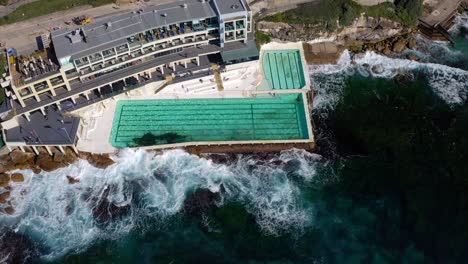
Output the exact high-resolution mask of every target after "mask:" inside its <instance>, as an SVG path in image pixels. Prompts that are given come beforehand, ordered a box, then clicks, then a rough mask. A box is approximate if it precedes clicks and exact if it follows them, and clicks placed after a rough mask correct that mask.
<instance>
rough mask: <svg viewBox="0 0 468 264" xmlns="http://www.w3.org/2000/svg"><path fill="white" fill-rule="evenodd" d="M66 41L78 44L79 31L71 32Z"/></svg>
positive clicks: (79, 40) (80, 39) (79, 38)
mask: <svg viewBox="0 0 468 264" xmlns="http://www.w3.org/2000/svg"><path fill="white" fill-rule="evenodd" d="M67 37H68V39H70V42H71V43H72V44H74V43H79V42H81V41H82V38H81V35H80V30H79V29H76V30H73V31H72V32H71V34H68V35H67Z"/></svg>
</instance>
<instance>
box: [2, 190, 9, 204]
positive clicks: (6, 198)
mask: <svg viewBox="0 0 468 264" xmlns="http://www.w3.org/2000/svg"><path fill="white" fill-rule="evenodd" d="M9 198H10V192H9V191H7V192H3V193H0V203H6V202H7V201H8V199H9Z"/></svg>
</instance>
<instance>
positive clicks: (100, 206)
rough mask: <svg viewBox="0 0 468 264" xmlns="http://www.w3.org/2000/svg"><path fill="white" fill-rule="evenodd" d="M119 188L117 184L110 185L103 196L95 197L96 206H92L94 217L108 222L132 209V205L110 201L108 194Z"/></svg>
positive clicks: (102, 221)
mask: <svg viewBox="0 0 468 264" xmlns="http://www.w3.org/2000/svg"><path fill="white" fill-rule="evenodd" d="M116 190H117V186H115V185H109V186H106V188H105V189H104V191H103V193H102V195H101V197H100V198H99V199H96V198H94V199H95V203H94V206H93V208H92V212H93V217H94V219H96V220H97V221H98V222H100V223H103V224H106V223H109V221H111V220H113V219H115V218H118V217H122V216H124V215H126V214H127V213H128V212H129V211H130V205H116V204H114V203H113V202H111V201H109V199H108V196H109V195H110V194H112V193H113V192H115V191H116Z"/></svg>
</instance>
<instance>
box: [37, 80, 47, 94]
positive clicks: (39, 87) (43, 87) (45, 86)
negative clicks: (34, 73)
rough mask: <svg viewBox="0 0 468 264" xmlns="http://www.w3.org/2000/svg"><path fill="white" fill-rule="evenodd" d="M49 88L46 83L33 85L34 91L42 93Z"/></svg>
mask: <svg viewBox="0 0 468 264" xmlns="http://www.w3.org/2000/svg"><path fill="white" fill-rule="evenodd" d="M47 88H49V85H48V84H47V82H41V83H37V84H35V85H34V89H36V91H38V92H39V91H42V90H45V89H47Z"/></svg>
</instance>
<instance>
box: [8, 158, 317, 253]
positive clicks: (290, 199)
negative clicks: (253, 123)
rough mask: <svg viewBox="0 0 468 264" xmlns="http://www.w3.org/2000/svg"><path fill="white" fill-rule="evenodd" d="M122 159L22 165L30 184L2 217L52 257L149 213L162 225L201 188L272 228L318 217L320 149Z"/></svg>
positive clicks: (292, 228) (298, 225) (294, 227)
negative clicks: (219, 157) (314, 200)
mask: <svg viewBox="0 0 468 264" xmlns="http://www.w3.org/2000/svg"><path fill="white" fill-rule="evenodd" d="M114 159H115V161H116V163H115V164H114V165H112V166H110V167H108V168H107V169H98V168H95V167H93V166H91V165H90V164H89V163H88V162H87V161H84V160H79V161H77V162H76V163H74V164H72V165H70V166H69V167H67V168H63V169H59V170H56V171H54V172H48V173H46V172H44V173H41V174H34V173H33V172H32V171H30V170H24V171H20V172H21V173H23V174H24V176H25V182H23V183H18V184H13V186H12V190H11V192H12V195H11V197H12V200H11V203H12V205H13V207H14V208H15V213H14V214H13V215H12V216H7V215H1V216H0V222H3V223H6V225H7V226H9V227H10V229H14V230H15V232H17V233H20V234H23V235H25V236H26V237H28V238H30V239H31V240H33V241H35V242H37V243H39V244H40V245H41V246H42V247H44V248H45V249H46V250H41V254H42V258H43V259H44V260H52V259H56V258H57V257H60V256H63V255H65V254H67V253H70V252H73V253H78V252H82V251H84V250H86V249H87V248H88V247H89V246H90V245H92V244H93V242H95V241H97V240H100V239H117V238H119V237H122V236H123V235H125V234H127V233H128V232H130V231H132V230H134V229H135V228H136V227H142V228H144V225H145V220H144V219H148V218H149V219H151V223H152V224H153V225H154V222H155V221H156V222H160V223H161V225H162V224H163V223H164V221H166V220H167V218H168V217H171V216H174V215H177V214H180V213H183V211H184V202H185V200H186V198H187V197H188V196H189V195H190V194H192V193H194V192H195V191H196V190H200V189H208V190H210V191H211V192H213V193H216V194H218V195H219V196H220V198H221V199H219V200H218V201H217V204H216V205H217V206H222V205H223V204H225V203H226V202H240V203H242V204H243V205H244V206H245V208H246V210H247V211H248V212H249V213H251V214H252V215H253V216H254V218H255V219H256V222H257V224H258V226H259V227H260V229H261V230H263V232H265V233H266V234H271V235H280V234H282V233H284V232H296V231H300V230H302V229H303V228H305V227H306V226H308V225H310V224H311V223H312V220H313V219H312V217H313V216H312V215H313V214H312V209H313V208H312V205H310V204H304V202H303V201H302V200H301V197H300V195H301V193H300V190H299V184H302V183H307V182H311V181H313V179H314V175H315V174H316V171H315V166H316V165H317V162H318V161H319V160H320V156H319V155H316V154H310V153H308V152H305V151H301V150H289V151H284V152H282V153H281V154H280V155H276V156H273V157H271V158H270V159H269V160H268V161H263V162H261V161H259V160H258V159H255V158H253V157H251V156H244V157H242V156H239V157H237V158H236V159H235V160H233V161H232V162H230V163H229V165H221V164H216V163H214V162H212V161H211V160H208V159H204V158H200V157H198V156H195V155H191V154H188V153H186V152H184V151H182V150H171V151H166V152H163V153H159V154H155V153H151V152H145V151H141V150H138V151H133V150H124V151H122V152H121V153H120V154H119V155H118V156H116V157H114ZM272 164H276V165H272ZM291 175H294V177H291ZM66 176H71V177H73V178H74V179H76V180H79V182H77V183H75V184H70V183H69V180H68V179H67V177H66ZM146 222H149V221H146Z"/></svg>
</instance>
